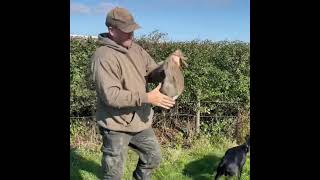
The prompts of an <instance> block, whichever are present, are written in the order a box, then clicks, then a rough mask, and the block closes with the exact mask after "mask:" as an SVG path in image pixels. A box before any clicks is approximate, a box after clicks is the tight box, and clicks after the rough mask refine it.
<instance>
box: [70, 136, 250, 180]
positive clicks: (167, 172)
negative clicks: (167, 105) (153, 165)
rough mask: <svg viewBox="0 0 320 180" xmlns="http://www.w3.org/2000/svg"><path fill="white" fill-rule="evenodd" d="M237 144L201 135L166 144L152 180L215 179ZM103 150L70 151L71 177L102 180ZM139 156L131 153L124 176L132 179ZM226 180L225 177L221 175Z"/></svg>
mask: <svg viewBox="0 0 320 180" xmlns="http://www.w3.org/2000/svg"><path fill="white" fill-rule="evenodd" d="M232 146H235V144H234V143H221V142H220V143H213V142H211V143H210V141H209V140H207V139H206V138H200V139H199V140H197V141H196V142H195V143H194V144H193V145H192V146H191V147H190V148H188V149H184V148H181V147H175V148H170V147H163V148H162V162H161V165H160V167H159V168H158V169H156V170H155V171H154V173H153V177H152V179H153V180H209V179H213V176H214V175H215V173H216V171H215V170H216V167H217V165H218V163H219V161H220V159H221V157H222V156H223V155H224V152H225V150H226V149H227V148H228V147H232ZM101 155H102V154H101V152H100V151H98V150H90V149H89V148H88V147H86V148H78V149H72V150H70V171H71V174H70V179H71V180H96V179H100V178H99V177H100V165H101V163H100V158H101ZM137 160H138V156H137V155H136V154H135V153H134V152H133V151H132V150H129V152H128V159H127V161H126V168H125V172H124V177H123V179H125V180H131V179H132V178H131V175H132V172H133V171H134V169H135V165H136V163H137ZM221 179H224V178H221ZM241 179H242V180H249V179H250V153H249V154H248V157H247V161H246V164H245V166H244V169H243V173H242V177H241Z"/></svg>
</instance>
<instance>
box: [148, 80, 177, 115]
mask: <svg viewBox="0 0 320 180" xmlns="http://www.w3.org/2000/svg"><path fill="white" fill-rule="evenodd" d="M160 88H161V83H160V84H159V85H158V86H157V87H156V88H155V89H154V90H152V91H150V92H148V93H147V96H148V102H149V103H150V104H152V105H154V106H160V107H162V108H165V109H170V108H171V107H173V105H174V104H175V101H174V100H173V99H172V98H171V97H169V96H166V95H164V94H162V93H161V92H160Z"/></svg>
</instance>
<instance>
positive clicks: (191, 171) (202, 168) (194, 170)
mask: <svg viewBox="0 0 320 180" xmlns="http://www.w3.org/2000/svg"><path fill="white" fill-rule="evenodd" d="M220 159H221V157H218V156H215V155H207V156H205V157H203V158H202V159H199V160H196V161H192V162H190V163H189V164H187V165H186V167H185V168H184V169H183V174H184V175H185V176H189V177H191V178H192V179H194V180H212V179H213V176H212V175H213V174H214V172H215V171H216V169H217V167H218V164H219V162H220Z"/></svg>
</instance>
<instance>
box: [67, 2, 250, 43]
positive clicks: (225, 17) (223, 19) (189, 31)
mask: <svg viewBox="0 0 320 180" xmlns="http://www.w3.org/2000/svg"><path fill="white" fill-rule="evenodd" d="M115 6H119V7H124V8H126V9H128V10H129V11H130V12H131V13H132V14H133V16H134V18H135V20H136V22H137V23H138V24H139V25H140V26H141V27H142V28H140V29H138V30H137V31H136V32H135V36H136V37H139V36H141V35H144V34H149V33H150V32H152V31H154V30H158V31H159V32H163V33H167V40H173V41H186V40H194V39H199V40H205V39H209V40H212V41H221V40H240V41H245V42H250V1H249V0H71V1H70V13H71V16H70V33H71V34H79V35H93V36H97V34H99V33H102V32H106V31H107V29H106V26H105V24H104V23H105V18H106V14H107V12H108V11H109V10H110V9H112V8H113V7H115Z"/></svg>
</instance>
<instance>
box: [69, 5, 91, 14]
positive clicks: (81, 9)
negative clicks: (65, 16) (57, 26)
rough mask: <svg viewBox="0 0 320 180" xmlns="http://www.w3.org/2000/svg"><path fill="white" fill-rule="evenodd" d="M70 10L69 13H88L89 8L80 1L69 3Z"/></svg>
mask: <svg viewBox="0 0 320 180" xmlns="http://www.w3.org/2000/svg"><path fill="white" fill-rule="evenodd" d="M70 12H71V14H89V13H90V12H91V8H90V7H89V6H87V5H85V4H82V3H71V4H70Z"/></svg>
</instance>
